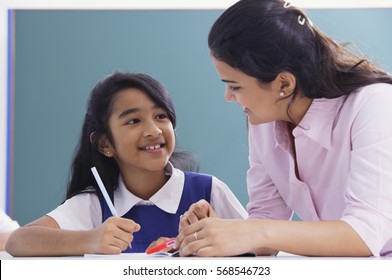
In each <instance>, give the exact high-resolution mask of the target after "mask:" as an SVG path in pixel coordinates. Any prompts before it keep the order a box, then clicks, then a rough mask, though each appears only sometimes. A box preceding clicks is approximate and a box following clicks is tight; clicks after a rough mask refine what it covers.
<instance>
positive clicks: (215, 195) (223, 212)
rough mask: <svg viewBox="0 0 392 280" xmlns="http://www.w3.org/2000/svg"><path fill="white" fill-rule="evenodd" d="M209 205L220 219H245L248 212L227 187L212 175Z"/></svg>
mask: <svg viewBox="0 0 392 280" xmlns="http://www.w3.org/2000/svg"><path fill="white" fill-rule="evenodd" d="M210 202H211V206H212V208H214V210H215V212H216V214H217V215H218V217H220V218H222V219H246V218H247V217H248V213H247V212H246V211H245V208H244V207H243V206H242V204H241V203H240V202H239V200H238V199H237V197H236V196H235V195H234V194H233V193H232V191H231V190H230V189H229V187H228V186H227V185H226V184H225V183H223V182H222V181H220V180H219V179H217V178H215V177H212V188H211V201H210Z"/></svg>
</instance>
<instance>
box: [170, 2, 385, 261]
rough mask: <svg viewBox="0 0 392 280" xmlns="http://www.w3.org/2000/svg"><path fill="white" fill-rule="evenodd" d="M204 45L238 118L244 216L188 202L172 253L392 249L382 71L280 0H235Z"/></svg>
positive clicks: (381, 251)
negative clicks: (244, 123) (219, 214)
mask: <svg viewBox="0 0 392 280" xmlns="http://www.w3.org/2000/svg"><path fill="white" fill-rule="evenodd" d="M208 45H209V48H210V51H211V55H212V62H213V64H214V66H215V68H216V70H217V72H218V74H219V75H220V78H221V79H222V81H223V82H224V83H226V86H227V88H226V93H225V98H226V100H227V101H229V102H237V103H238V104H239V105H240V106H242V108H243V110H244V113H245V114H246V115H247V118H248V126H249V163H250V168H249V170H248V173H247V185H248V193H249V197H250V201H249V204H248V205H247V211H248V213H249V219H247V220H221V219H217V218H214V216H215V214H214V211H213V210H212V209H211V207H210V206H209V205H208V203H206V202H205V201H201V202H199V203H197V204H195V205H193V206H192V207H191V208H190V209H189V211H187V212H186V213H185V215H184V218H183V219H182V220H181V232H180V234H179V235H178V237H177V241H176V244H175V246H176V247H178V248H179V249H180V252H181V255H182V256H187V255H191V254H196V255H198V256H231V255H237V254H241V253H244V252H248V251H253V252H256V253H257V254H259V255H268V254H276V253H277V252H278V251H285V252H289V253H292V254H299V255H307V256H372V255H373V256H384V255H391V254H392V126H391V125H390V123H391V122H392V110H391V109H390V104H392V85H391V84H392V77H391V76H390V75H389V74H388V73H386V72H384V71H383V70H381V69H379V68H377V67H376V66H374V65H373V64H372V63H371V62H370V61H368V60H366V59H362V58H359V57H357V56H356V55H355V54H353V53H351V52H350V51H349V50H348V49H346V48H345V47H343V46H341V45H339V44H337V43H336V42H334V41H333V40H332V39H331V38H328V37H327V36H326V35H324V34H323V33H322V32H320V31H319V30H318V29H317V28H315V27H314V26H313V25H312V23H311V21H310V20H309V19H308V18H307V17H306V16H305V14H304V13H303V12H302V11H301V10H299V9H297V8H295V7H293V6H292V5H291V4H290V3H288V2H285V1H281V0H242V1H239V2H237V3H235V4H234V5H233V6H231V7H230V8H228V9H227V10H226V11H225V12H224V13H223V14H222V15H221V16H220V17H219V18H218V19H217V21H216V22H215V23H214V25H213V27H212V29H211V31H210V34H209V38H208ZM293 213H296V214H298V216H299V217H300V218H301V221H292V220H291V217H292V215H293ZM205 217H210V218H208V219H204V218H205Z"/></svg>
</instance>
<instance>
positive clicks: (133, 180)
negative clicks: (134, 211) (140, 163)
mask: <svg viewBox="0 0 392 280" xmlns="http://www.w3.org/2000/svg"><path fill="white" fill-rule="evenodd" d="M121 176H122V179H123V181H124V184H125V186H126V188H127V189H128V190H129V191H130V192H131V193H133V194H134V195H136V196H137V197H140V198H141V199H144V200H148V199H150V198H151V197H152V196H153V195H154V194H155V193H156V192H157V191H159V190H160V189H161V188H162V187H163V186H164V185H165V184H166V182H167V181H168V179H169V177H168V176H166V175H165V170H164V169H162V170H159V171H149V172H140V171H138V172H122V173H121Z"/></svg>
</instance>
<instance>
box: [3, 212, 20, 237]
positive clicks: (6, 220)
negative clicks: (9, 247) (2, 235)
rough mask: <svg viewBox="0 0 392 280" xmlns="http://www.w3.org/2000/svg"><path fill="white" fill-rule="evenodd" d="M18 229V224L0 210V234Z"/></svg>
mask: <svg viewBox="0 0 392 280" xmlns="http://www.w3.org/2000/svg"><path fill="white" fill-rule="evenodd" d="M18 228H19V224H18V222H17V221H14V220H12V219H11V218H10V217H9V216H8V215H7V214H6V213H5V212H4V211H3V210H0V232H11V231H14V230H15V229H18Z"/></svg>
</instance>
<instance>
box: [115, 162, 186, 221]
mask: <svg viewBox="0 0 392 280" xmlns="http://www.w3.org/2000/svg"><path fill="white" fill-rule="evenodd" d="M165 170H166V172H167V174H168V175H170V178H169V180H168V181H167V182H166V184H165V185H163V186H162V188H161V189H160V190H159V191H157V192H156V193H155V194H154V195H153V196H152V197H151V198H150V199H149V200H143V199H141V198H140V197H137V196H135V195H134V194H133V193H131V192H130V191H129V190H128V189H127V187H126V186H125V184H124V181H123V179H122V177H121V176H120V178H119V186H118V188H117V189H116V190H115V191H114V204H115V207H116V210H117V212H118V214H119V215H120V216H122V215H124V214H125V213H127V212H128V211H129V210H130V209H131V208H132V207H134V206H135V205H137V204H140V205H156V206H157V207H158V208H160V209H162V210H163V211H165V212H167V213H170V214H175V213H176V212H177V209H178V206H179V205H180V200H181V196H182V191H183V189H184V181H185V176H184V173H183V172H182V171H181V170H179V169H177V168H174V167H173V165H172V164H171V163H170V162H169V163H168V164H167V165H166V168H165Z"/></svg>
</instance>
